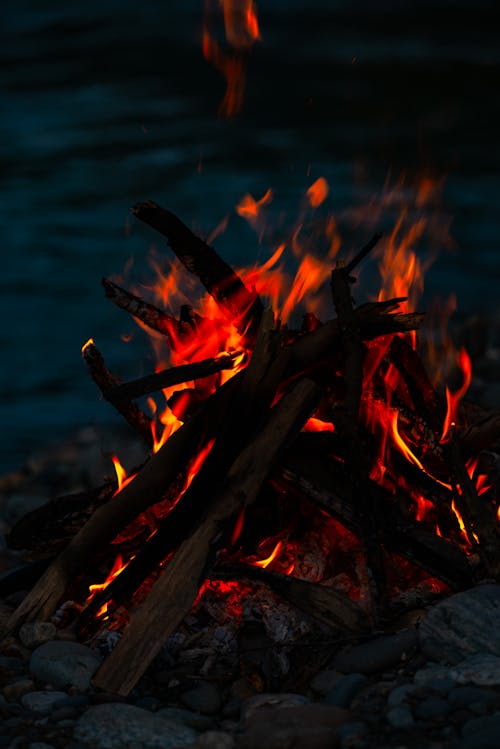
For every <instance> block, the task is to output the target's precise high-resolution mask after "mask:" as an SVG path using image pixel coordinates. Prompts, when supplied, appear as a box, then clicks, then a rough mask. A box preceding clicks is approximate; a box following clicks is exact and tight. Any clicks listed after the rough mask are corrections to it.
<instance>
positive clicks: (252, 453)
mask: <svg viewBox="0 0 500 749" xmlns="http://www.w3.org/2000/svg"><path fill="white" fill-rule="evenodd" d="M319 397H320V390H319V388H318V387H317V386H316V385H315V384H314V383H312V382H311V381H308V380H304V381H301V382H299V383H297V384H296V385H295V386H294V387H293V389H292V390H291V391H290V392H289V393H288V394H287V395H286V396H284V397H283V398H282V400H281V401H280V402H279V403H278V405H277V406H276V407H275V408H274V409H272V411H271V413H270V415H269V418H268V420H267V423H266V425H265V426H264V427H263V428H262V431H261V432H260V433H259V434H258V435H257V436H256V437H255V439H254V440H253V442H251V443H250V444H249V445H248V447H247V448H245V450H243V451H242V453H241V454H240V455H239V456H238V458H237V459H236V460H235V462H234V463H233V465H232V467H231V470H230V471H229V474H228V477H227V484H226V488H225V489H224V490H222V491H221V493H220V494H219V495H218V496H217V497H216V498H215V500H214V501H213V502H212V503H211V507H210V509H209V511H208V514H207V515H206V517H205V518H204V519H203V520H202V521H201V523H200V524H199V525H198V528H197V530H196V531H195V532H194V533H193V534H192V535H191V536H190V537H189V538H188V539H186V540H185V541H184V542H183V544H182V545H181V547H180V548H179V550H178V551H177V552H176V554H175V556H174V558H173V559H172V561H171V562H170V564H169V565H168V567H167V569H166V571H165V572H164V574H163V575H162V576H161V577H160V578H159V580H158V581H157V582H156V584H155V585H154V586H153V588H152V590H151V592H150V594H149V596H148V597H147V599H146V601H145V603H144V604H143V606H142V607H141V608H140V609H139V611H138V612H137V613H136V615H135V616H134V617H133V618H132V620H131V622H130V624H129V626H128V627H127V629H126V630H125V633H124V635H123V637H122V639H121V640H120V642H119V643H118V645H117V646H116V648H115V650H114V651H113V652H112V653H111V655H110V656H109V657H108V658H107V659H106V661H105V662H104V663H103V665H102V666H101V668H100V669H99V671H98V672H97V674H96V676H95V677H94V685H95V686H96V687H98V688H100V689H104V690H106V691H108V692H113V693H118V694H122V695H127V694H129V692H130V690H131V689H133V687H134V686H135V684H136V683H137V681H138V680H139V679H140V677H141V676H142V674H143V673H144V671H145V670H146V668H147V667H148V665H149V663H151V661H152V660H153V658H154V657H155V655H156V654H157V653H158V651H159V650H160V648H161V647H162V645H163V643H164V642H165V640H166V638H167V637H168V636H169V635H170V634H171V633H172V632H173V631H174V630H175V629H176V628H177V627H178V625H179V624H180V622H181V621H182V619H183V618H184V617H185V616H186V614H187V613H188V612H189V609H190V608H191V606H192V604H193V602H194V600H195V598H196V595H197V593H198V590H199V587H200V585H201V583H202V582H203V579H204V578H205V577H206V575H207V573H208V571H209V570H208V567H209V566H210V560H211V558H212V559H213V555H214V552H215V550H216V546H214V542H215V539H216V538H217V537H218V536H219V535H220V533H221V531H222V530H223V529H224V528H225V526H226V524H227V523H228V521H230V520H231V518H232V517H233V516H234V515H235V514H236V513H237V512H238V511H239V510H240V509H241V507H243V506H245V505H247V504H250V503H251V502H253V501H254V500H255V498H256V497H257V495H258V492H259V490H260V487H261V486H262V484H263V482H264V481H265V479H266V477H267V475H268V473H269V471H270V470H271V468H272V465H273V464H274V462H275V461H276V459H277V457H278V454H279V452H280V451H281V450H282V449H283V446H284V445H285V444H286V443H287V442H288V441H289V440H290V438H291V437H292V436H293V435H294V434H296V433H297V432H298V431H299V430H300V428H301V426H302V424H303V423H304V421H305V420H306V419H307V417H308V415H309V414H310V413H311V411H312V410H313V409H314V408H315V407H316V405H317V403H318V401H319Z"/></svg>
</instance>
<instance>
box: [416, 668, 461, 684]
mask: <svg viewBox="0 0 500 749" xmlns="http://www.w3.org/2000/svg"><path fill="white" fill-rule="evenodd" d="M443 679H445V680H447V679H451V680H452V681H453V682H454V683H456V679H454V678H453V676H452V675H451V668H450V667H449V666H438V665H432V666H424V668H421V669H419V670H418V671H417V672H416V673H415V675H414V677H413V681H414V682H415V684H418V685H419V686H426V687H429V688H431V685H432V684H435V683H436V682H440V681H442V680H443Z"/></svg>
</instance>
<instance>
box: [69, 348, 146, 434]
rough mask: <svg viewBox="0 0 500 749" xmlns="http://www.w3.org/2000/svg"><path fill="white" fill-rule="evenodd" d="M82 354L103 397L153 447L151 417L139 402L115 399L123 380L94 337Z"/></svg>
mask: <svg viewBox="0 0 500 749" xmlns="http://www.w3.org/2000/svg"><path fill="white" fill-rule="evenodd" d="M82 356H83V359H84V361H85V364H86V365H87V367H88V368H89V372H90V376H91V377H92V379H93V380H94V382H95V383H96V385H97V386H98V388H99V390H100V391H101V393H102V396H103V398H104V399H105V400H107V401H108V403H111V405H112V406H113V407H114V408H116V410H117V411H118V413H119V414H121V415H122V416H123V418H124V419H125V421H127V422H128V423H129V424H130V426H131V427H133V428H134V429H135V430H136V431H137V432H138V433H139V434H140V435H141V437H142V438H143V440H144V442H145V443H146V444H147V445H148V447H149V448H152V447H153V443H154V440H153V432H152V429H151V419H150V418H149V416H146V414H145V413H144V412H143V411H141V409H140V408H139V406H138V405H137V403H130V402H126V401H122V400H115V398H114V397H113V395H112V391H113V389H114V388H115V387H117V386H118V385H120V384H121V380H120V379H119V378H118V377H117V376H116V375H114V374H112V372H110V371H109V369H108V368H107V367H106V364H105V363H104V358H103V356H102V354H101V352H100V351H99V349H98V348H97V347H96V345H95V343H94V341H93V340H92V339H90V340H89V341H87V343H86V344H85V346H84V347H83V348H82Z"/></svg>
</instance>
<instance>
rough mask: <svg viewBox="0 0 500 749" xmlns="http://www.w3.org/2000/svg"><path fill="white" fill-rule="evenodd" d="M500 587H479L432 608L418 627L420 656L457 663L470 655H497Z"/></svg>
mask: <svg viewBox="0 0 500 749" xmlns="http://www.w3.org/2000/svg"><path fill="white" fill-rule="evenodd" d="M499 617H500V585H490V584H487V585H479V586H477V587H476V588H473V589H472V590H468V591H465V592H464V593H456V594H455V595H453V596H450V597H449V598H447V599H445V600H444V601H441V602H440V603H438V604H437V605H436V606H434V607H433V608H432V609H431V610H430V611H429V612H428V614H427V616H426V617H425V619H424V620H423V622H422V623H421V625H420V629H419V638H420V646H421V649H422V651H423V653H424V654H425V655H426V656H427V657H428V658H431V659H432V660H435V661H440V662H447V663H451V664H456V663H459V662H460V661H461V660H463V659H464V658H466V657H467V656H469V655H475V654H477V653H488V654H491V655H497V656H500V627H498V620H499Z"/></svg>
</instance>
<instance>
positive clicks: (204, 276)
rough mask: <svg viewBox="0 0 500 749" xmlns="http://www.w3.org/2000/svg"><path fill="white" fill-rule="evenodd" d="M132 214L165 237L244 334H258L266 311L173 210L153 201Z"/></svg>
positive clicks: (252, 293) (211, 248) (237, 277)
mask: <svg viewBox="0 0 500 749" xmlns="http://www.w3.org/2000/svg"><path fill="white" fill-rule="evenodd" d="M132 213H133V214H134V216H136V217H137V218H138V219H140V220H141V221H144V223H146V224H148V225H149V226H151V227H152V228H153V229H156V231H158V232H160V234H163V236H164V237H165V238H166V239H167V242H168V244H169V245H170V247H171V248H172V250H173V252H175V254H176V255H177V257H178V258H179V260H180V261H181V263H182V264H183V265H184V266H185V267H186V268H187V270H188V271H189V272H190V273H193V274H194V275H195V276H197V278H199V280H200V281H201V283H202V284H203V286H204V287H205V288H206V290H207V291H208V293H209V294H210V295H211V296H212V297H213V298H214V299H215V301H216V302H217V304H218V305H219V307H220V308H221V310H222V311H223V312H224V314H225V315H226V316H227V317H228V319H229V320H230V321H231V322H232V323H233V324H234V325H235V327H236V328H237V330H238V332H239V333H241V334H246V333H250V334H254V333H256V332H257V329H258V326H259V323H260V318H261V316H262V312H263V310H264V308H263V306H262V303H261V301H260V299H259V298H258V296H257V295H256V294H255V293H254V292H251V291H249V290H248V289H247V287H246V286H245V284H244V283H243V281H242V280H241V278H240V277H239V276H238V275H237V273H235V271H234V270H233V269H232V268H231V267H230V266H229V265H228V264H227V263H226V262H225V261H224V260H222V258H221V257H220V256H219V255H218V254H217V252H216V251H215V250H214V249H213V247H210V246H209V245H208V244H206V242H204V241H203V240H202V239H200V238H199V237H197V236H196V235H195V234H193V232H192V231H191V230H190V229H188V227H187V226H186V225H185V224H183V223H182V221H181V220H180V219H179V218H177V216H175V215H174V214H173V213H171V212H170V211H167V210H165V209H164V208H161V207H160V206H159V205H157V204H156V203H154V202H153V201H151V200H150V201H147V202H145V203H138V204H137V205H136V206H134V207H133V208H132Z"/></svg>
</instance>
